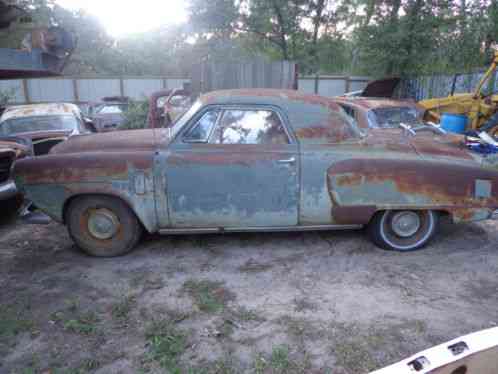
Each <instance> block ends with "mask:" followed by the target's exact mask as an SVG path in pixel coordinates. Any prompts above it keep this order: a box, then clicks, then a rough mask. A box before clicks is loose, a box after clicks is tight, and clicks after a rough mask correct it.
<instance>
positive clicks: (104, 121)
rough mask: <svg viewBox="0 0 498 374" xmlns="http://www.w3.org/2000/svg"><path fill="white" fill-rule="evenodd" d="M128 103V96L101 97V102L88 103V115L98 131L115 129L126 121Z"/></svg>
mask: <svg viewBox="0 0 498 374" xmlns="http://www.w3.org/2000/svg"><path fill="white" fill-rule="evenodd" d="M129 103H130V98H128V97H122V96H111V97H103V98H102V101H101V102H98V103H92V104H90V106H89V108H88V117H89V118H90V119H91V120H92V122H93V124H94V126H95V129H96V130H97V131H98V132H107V131H114V130H117V129H118V128H119V126H121V125H122V124H123V123H124V122H125V121H126V117H125V113H126V111H127V110H128V106H129Z"/></svg>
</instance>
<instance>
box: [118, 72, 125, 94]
mask: <svg viewBox="0 0 498 374" xmlns="http://www.w3.org/2000/svg"><path fill="white" fill-rule="evenodd" d="M119 95H120V96H121V97H124V95H125V92H124V81H123V77H119Z"/></svg>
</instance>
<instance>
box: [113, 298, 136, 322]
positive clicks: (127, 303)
mask: <svg viewBox="0 0 498 374" xmlns="http://www.w3.org/2000/svg"><path fill="white" fill-rule="evenodd" d="M135 302H136V300H135V297H134V296H125V297H123V299H122V300H120V301H118V302H117V303H115V304H113V305H112V308H111V314H112V317H113V318H114V319H116V320H118V321H125V320H127V319H128V316H129V314H130V312H131V310H132V309H133V307H134V305H135Z"/></svg>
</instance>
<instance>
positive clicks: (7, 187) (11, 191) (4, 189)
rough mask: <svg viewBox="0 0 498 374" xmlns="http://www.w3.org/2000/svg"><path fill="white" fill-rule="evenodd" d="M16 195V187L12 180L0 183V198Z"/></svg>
mask: <svg viewBox="0 0 498 374" xmlns="http://www.w3.org/2000/svg"><path fill="white" fill-rule="evenodd" d="M15 195H17V187H16V184H15V183H14V181H13V180H10V179H9V180H8V181H6V182H4V183H1V184H0V200H7V199H10V198H11V197H14V196H15Z"/></svg>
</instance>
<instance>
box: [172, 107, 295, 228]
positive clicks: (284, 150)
mask: <svg viewBox="0 0 498 374" xmlns="http://www.w3.org/2000/svg"><path fill="white" fill-rule="evenodd" d="M298 163H299V158H298V147H297V144H296V142H295V141H294V140H293V138H292V137H291V136H289V132H288V130H287V128H286V125H285V123H284V121H283V120H282V116H281V115H280V114H279V111H278V110H277V109H275V108H268V107H243V106H242V107H225V108H224V107H219V106H217V107H211V108H209V107H208V108H207V109H205V110H203V111H202V113H200V114H199V115H198V116H196V117H195V118H194V120H193V124H192V125H191V126H188V127H187V129H186V131H184V132H183V134H180V136H179V137H178V138H177V139H176V141H175V143H174V144H171V145H170V147H169V149H168V154H167V156H166V165H165V166H166V189H167V191H166V192H167V196H168V206H169V217H170V227H173V228H181V227H184V228H185V227H211V228H212V227H218V228H221V227H232V228H233V227H241V228H242V227H281V226H294V225H297V222H298V200H299V199H298V194H299V185H298V184H299V178H298V170H299V164H298Z"/></svg>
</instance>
